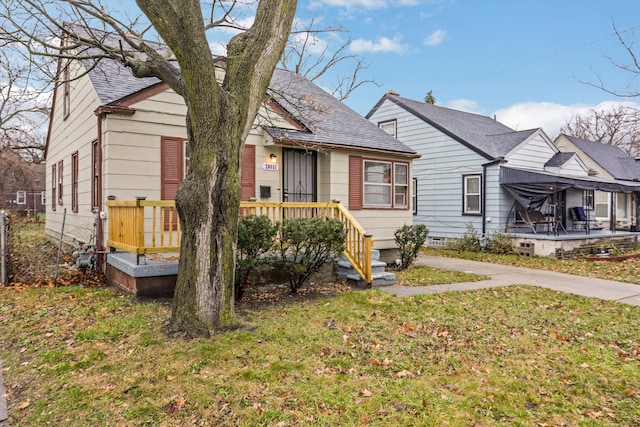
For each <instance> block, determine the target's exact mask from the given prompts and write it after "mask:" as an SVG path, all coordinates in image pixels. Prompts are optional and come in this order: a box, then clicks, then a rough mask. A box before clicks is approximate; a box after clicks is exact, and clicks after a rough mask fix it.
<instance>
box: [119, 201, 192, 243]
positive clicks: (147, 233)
mask: <svg viewBox="0 0 640 427" xmlns="http://www.w3.org/2000/svg"><path fill="white" fill-rule="evenodd" d="M175 205H176V204H175V201H173V200H107V207H108V208H109V213H108V215H109V216H108V224H109V239H108V240H107V246H108V247H112V248H116V249H120V250H123V251H125V252H132V253H134V254H136V255H145V254H153V253H166V252H180V237H181V232H180V221H178V213H177V211H176V208H175Z"/></svg>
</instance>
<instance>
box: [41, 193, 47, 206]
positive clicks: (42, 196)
mask: <svg viewBox="0 0 640 427" xmlns="http://www.w3.org/2000/svg"><path fill="white" fill-rule="evenodd" d="M40 203H41V204H42V206H45V205H46V204H47V192H46V191H42V192H40Z"/></svg>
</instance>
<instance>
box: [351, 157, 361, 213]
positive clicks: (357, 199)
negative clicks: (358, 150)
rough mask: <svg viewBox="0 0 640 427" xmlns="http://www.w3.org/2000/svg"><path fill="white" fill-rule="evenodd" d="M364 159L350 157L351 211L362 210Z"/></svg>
mask: <svg viewBox="0 0 640 427" xmlns="http://www.w3.org/2000/svg"><path fill="white" fill-rule="evenodd" d="M362 185H363V184H362V157H360V156H349V210H360V209H362Z"/></svg>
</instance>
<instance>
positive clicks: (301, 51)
mask: <svg viewBox="0 0 640 427" xmlns="http://www.w3.org/2000/svg"><path fill="white" fill-rule="evenodd" d="M346 32H347V30H345V29H344V28H343V27H342V26H340V25H330V26H327V27H323V28H318V27H317V26H316V22H315V20H314V19H311V20H309V21H296V22H295V23H294V26H293V29H292V31H291V37H290V38H289V41H288V42H287V47H286V48H285V51H284V53H283V55H282V58H281V59H280V66H281V67H282V68H284V69H285V70H290V71H295V72H296V73H297V74H300V75H302V76H304V77H306V78H307V79H309V80H311V81H312V82H315V83H318V82H319V80H320V79H323V78H324V79H328V80H326V85H323V86H327V85H328V86H329V89H328V90H329V92H330V93H331V95H333V96H334V97H336V98H337V99H339V100H340V101H344V100H345V99H347V98H348V97H349V96H350V95H351V94H352V93H353V92H354V91H355V90H356V89H358V88H360V87H361V86H363V85H365V84H374V85H376V86H378V87H380V84H379V83H378V82H376V81H375V79H365V78H362V72H363V71H364V70H366V69H367V66H368V65H367V64H366V63H365V62H364V60H363V59H362V58H361V57H359V56H358V55H356V54H353V53H349V47H350V45H351V39H350V38H349V39H347V40H346V41H344V42H342V43H341V44H340V45H338V47H337V48H335V49H333V48H332V47H331V45H330V44H329V43H328V42H327V41H325V40H323V39H322V38H321V37H320V36H322V35H328V36H331V37H330V38H335V36H336V35H337V34H340V33H346ZM343 64H348V66H347V67H346V68H347V69H348V70H349V72H348V73H346V74H340V73H337V74H336V75H335V76H334V77H333V79H334V80H333V82H331V80H330V78H328V74H330V72H331V73H332V72H335V70H336V68H337V67H338V65H343Z"/></svg>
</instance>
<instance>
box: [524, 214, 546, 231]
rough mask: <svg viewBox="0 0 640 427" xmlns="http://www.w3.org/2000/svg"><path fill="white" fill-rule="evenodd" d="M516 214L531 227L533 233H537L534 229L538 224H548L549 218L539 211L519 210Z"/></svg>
mask: <svg viewBox="0 0 640 427" xmlns="http://www.w3.org/2000/svg"><path fill="white" fill-rule="evenodd" d="M518 215H519V216H520V218H521V219H522V222H524V223H525V224H526V225H528V226H529V227H531V231H533V233H534V234H538V231H537V230H536V227H537V226H538V224H543V225H544V224H546V225H548V224H549V219H548V218H547V217H546V216H544V214H543V213H542V212H540V211H525V210H519V211H518Z"/></svg>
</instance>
